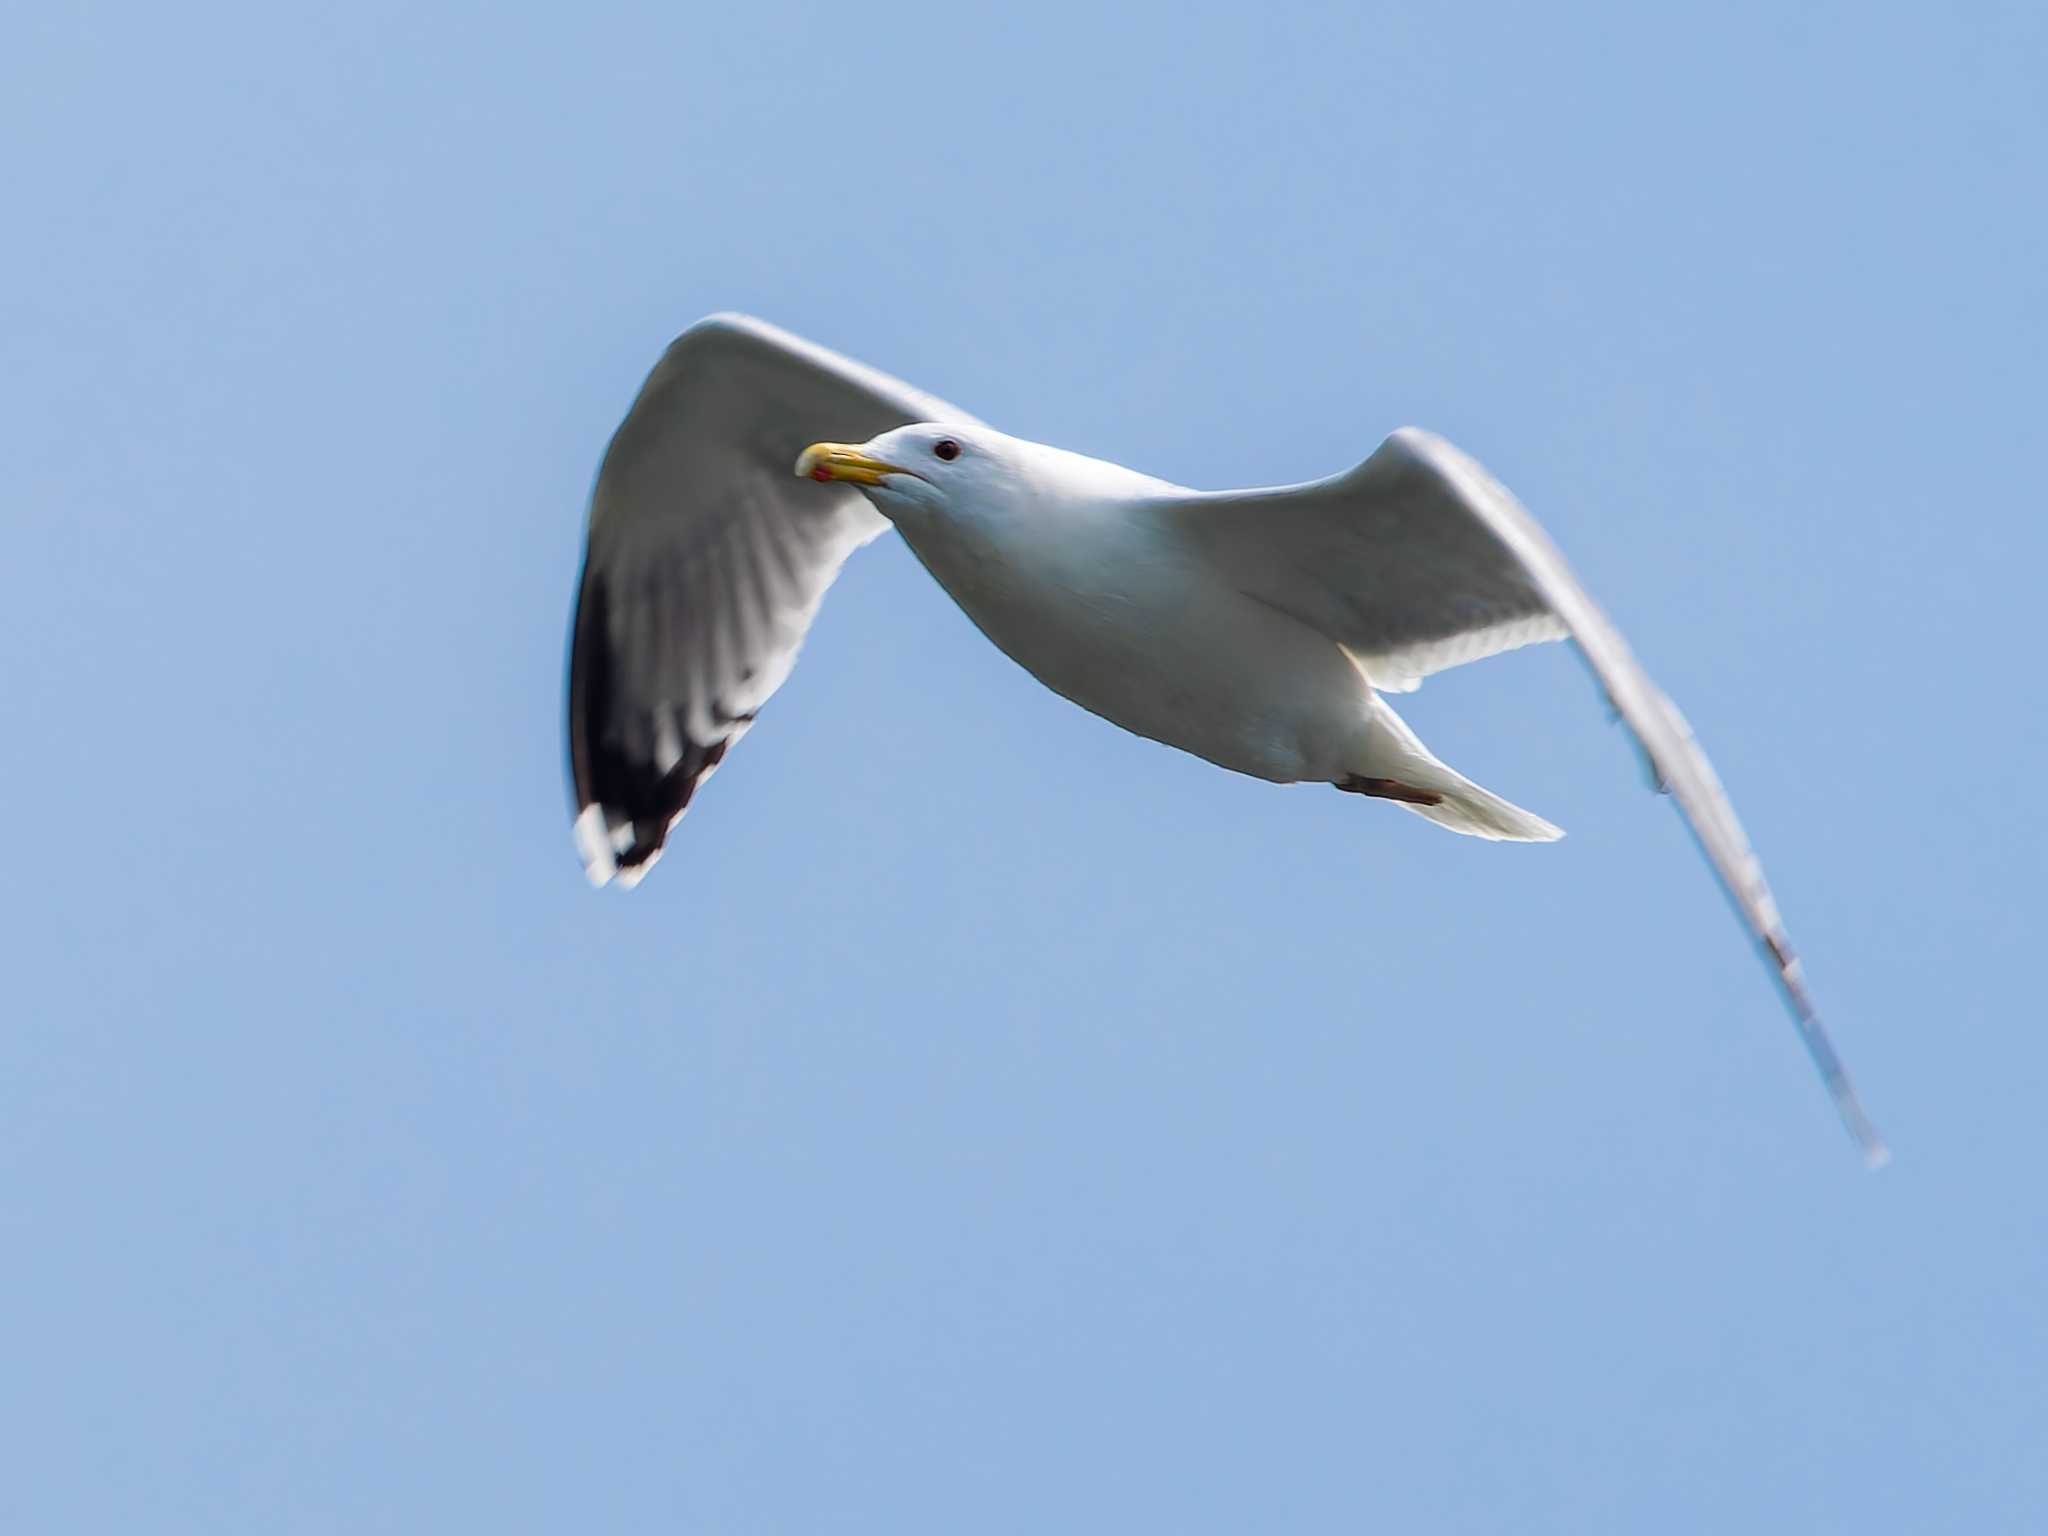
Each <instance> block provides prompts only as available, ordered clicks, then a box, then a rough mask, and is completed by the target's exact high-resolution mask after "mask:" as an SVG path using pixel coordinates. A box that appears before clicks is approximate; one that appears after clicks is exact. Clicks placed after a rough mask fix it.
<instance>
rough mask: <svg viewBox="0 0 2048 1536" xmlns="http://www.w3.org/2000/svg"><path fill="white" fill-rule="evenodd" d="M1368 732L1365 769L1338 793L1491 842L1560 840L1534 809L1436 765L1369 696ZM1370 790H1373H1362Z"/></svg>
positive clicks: (1559, 832)
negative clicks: (1388, 803) (1361, 796)
mask: <svg viewBox="0 0 2048 1536" xmlns="http://www.w3.org/2000/svg"><path fill="white" fill-rule="evenodd" d="M1370 697H1371V699H1372V721H1371V725H1372V729H1371V732H1370V735H1369V736H1368V738H1367V747H1366V751H1365V754H1364V757H1363V766H1361V767H1360V768H1359V769H1358V771H1357V775H1356V778H1355V779H1354V780H1353V781H1351V782H1348V783H1343V784H1340V785H1339V786H1338V787H1339V788H1342V789H1358V790H1361V792H1362V793H1366V794H1372V795H1376V796H1378V797H1379V798H1382V799H1387V800H1392V801H1394V803H1395V804H1397V805H1399V806H1400V807H1401V808H1402V809H1403V810H1408V811H1413V812H1414V813H1415V814H1416V815H1418V816H1420V817H1422V818H1424V819H1425V820H1427V821H1433V822H1435V823H1436V824H1437V825H1438V826H1440V827H1447V828H1449V829H1450V830H1451V831H1453V832H1460V833H1463V834H1464V835H1465V836H1467V837H1483V838H1487V839H1489V840H1490V841H1493V842H1507V843H1552V842H1556V841H1557V839H1559V838H1560V837H1563V836H1564V831H1563V829H1562V828H1559V827H1555V826H1552V825H1551V824H1550V823H1549V822H1547V821H1545V820H1544V819H1543V818H1542V817H1541V816H1538V815H1536V814H1535V813H1534V812H1532V811H1525V810H1523V809H1522V808H1521V807H1520V806H1519V805H1514V804H1511V803H1510V802H1508V801H1506V800H1503V799H1501V797H1500V796H1499V795H1496V794H1494V793H1493V791H1491V790H1488V789H1482V788H1480V787H1479V786H1478V785H1477V784H1474V783H1473V782H1472V781H1471V780H1470V779H1468V778H1466V777H1465V776H1464V775H1463V774H1462V773H1460V772H1458V770H1457V769H1455V768H1453V767H1451V766H1450V765H1449V764H1448V763H1445V762H1442V761H1440V760H1439V759H1438V758H1437V757H1436V756H1435V755H1434V754H1433V753H1432V752H1431V751H1430V750H1429V748H1427V747H1425V746H1424V745H1423V744H1422V742H1421V741H1420V740H1419V739H1418V738H1417V737H1416V734H1415V732H1413V731H1412V730H1410V729H1409V728H1408V722H1407V721H1405V720H1403V719H1402V718H1401V717H1400V716H1399V715H1397V714H1395V713H1394V711H1393V710H1392V709H1390V708H1389V707H1388V706H1387V702H1386V700H1384V699H1382V698H1381V697H1380V696H1379V695H1378V694H1372V695H1371V696H1370ZM1363 786H1372V787H1363Z"/></svg>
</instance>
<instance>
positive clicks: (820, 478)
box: [811, 464, 832, 485]
mask: <svg viewBox="0 0 2048 1536" xmlns="http://www.w3.org/2000/svg"><path fill="white" fill-rule="evenodd" d="M811 478H812V479H813V480H815V481H817V482H818V483H819V484H820V485H823V484H824V483H825V482H826V481H827V480H830V479H831V478H832V471H831V470H829V469H827V468H826V467H825V466H824V465H822V464H820V465H819V466H818V467H817V468H816V469H814V470H812V471H811Z"/></svg>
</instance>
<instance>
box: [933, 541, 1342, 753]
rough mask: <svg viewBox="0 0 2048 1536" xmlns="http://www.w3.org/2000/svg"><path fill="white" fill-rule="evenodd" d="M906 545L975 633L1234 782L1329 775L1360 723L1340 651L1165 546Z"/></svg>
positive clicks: (1110, 716) (1061, 690) (1073, 695)
mask: <svg viewBox="0 0 2048 1536" xmlns="http://www.w3.org/2000/svg"><path fill="white" fill-rule="evenodd" d="M904 532H905V534H906V538H907V541H908V542H909V543H910V545H911V548H912V550H913V551H914V552H915V553H916V554H917V556H918V558H919V559H920V560H921V561H923V563H924V565H925V567H926V569H928V570H929V571H930V572H931V573H932V575H933V576H934V577H936V578H937V580H938V582H939V584H940V585H941V586H943V587H944V588H945V589H946V591H947V592H948V594H950V595H951V596H952V598H953V600H954V601H955V602H957V603H958V604H959V605H960V607H961V609H962V611H964V612H965V613H966V614H967V616H968V617H969V618H970V619H972V620H973V621H974V623H975V625H976V626H977V627H978V628H979V629H980V630H981V632H982V633H983V634H985V635H987V636H988V637H989V639H990V640H992V641H994V642H995V644H996V645H997V646H998V647H999V648H1000V649H1001V650H1002V651H1003V652H1004V653H1005V654H1006V655H1008V656H1009V657H1010V659H1011V660H1013V661H1015V662H1016V663H1017V664H1018V665H1020V666H1021V667H1023V668H1024V669H1025V670H1026V671H1027V672H1029V673H1031V675H1032V676H1033V677H1035V678H1037V679H1038V680H1039V681H1040V682H1042V683H1044V684H1045V685H1046V687H1048V688H1050V689H1052V690H1053V692H1055V693H1057V694H1059V695H1061V696H1062V697H1064V698H1067V699H1070V700H1072V701H1073V702H1074V703H1076V704H1079V705H1080V706H1081V707H1082V708H1083V709H1086V710H1089V711H1091V712H1092V713H1094V714H1097V715H1101V716H1102V717H1103V718H1104V719H1107V720H1111V721H1113V722H1115V723H1116V724H1118V725H1120V726H1122V727H1123V728H1124V729H1125V730H1128V731H1133V732H1135V733H1137V734H1138V735H1140V736H1146V737H1149V738H1151V739H1152V740H1154V741H1160V742H1164V743H1166V744H1167V745H1169V746H1174V747H1179V748H1181V749H1182V750H1183V751H1187V752H1192V753H1194V754H1195V755H1196V756H1198V757H1203V758H1207V759H1208V760H1209V761H1210V762H1213V763H1216V764H1218V765H1220V766H1222V767H1225V768H1230V769H1234V770H1235V771H1237V772H1239V773H1247V774H1251V775H1253V776H1254V777H1257V778H1262V779H1270V780H1274V781H1277V782H1283V783H1288V782H1293V781H1296V780H1301V779H1334V778H1338V777H1341V776H1342V774H1343V773H1344V772H1345V771H1346V769H1345V767H1344V759H1345V757H1346V756H1347V755H1348V754H1349V752H1350V750H1351V748H1352V747H1353V746H1354V745H1355V743H1356V742H1357V740H1358V739H1359V736H1360V734H1361V732H1362V731H1363V730H1364V729H1365V728H1366V726H1365V721H1366V710H1365V690H1364V683H1363V681H1362V680H1361V679H1360V678H1359V676H1358V673H1357V671H1356V670H1355V669H1354V668H1353V667H1352V665H1351V663H1350V662H1349V660H1348V659H1346V657H1345V656H1344V654H1343V652H1342V651H1340V650H1339V649H1338V648H1337V646H1336V645H1335V644H1334V643H1332V642H1331V641H1330V640H1329V639H1327V638H1326V637H1324V636H1322V635H1320V634H1317V633H1316V632H1315V631H1313V630H1310V629H1308V628H1307V627H1306V626H1304V625H1302V624H1301V623H1299V622H1298V621H1296V620H1294V619H1292V618H1289V617H1288V616H1287V615H1285V614H1282V613H1280V612H1278V611H1277V610H1275V609H1272V608H1269V607H1267V606H1265V605H1264V604H1262V603H1259V602H1257V601H1255V600H1253V599H1251V598H1248V597H1246V596H1244V595H1243V594H1242V593H1240V592H1237V591H1236V590H1234V589H1232V588H1230V587H1228V586H1226V585H1225V584H1223V583H1222V582H1221V581H1219V580H1217V579H1216V578H1214V577H1213V576H1212V575H1210V574H1209V573H1208V571H1207V570H1206V569H1205V568H1203V567H1201V566H1199V565H1197V564H1193V563H1191V562H1176V561H1171V560H1164V559H1162V558H1161V557H1160V553H1159V551H1158V550H1157V549H1155V548H1151V547H1137V546H1135V545H1133V546H1128V547H1123V548H1118V547H1114V546H1112V547H1108V548H1105V547H1103V545H1102V544H1101V542H1100V541H1077V543H1076V545H1075V546H1073V547H1071V548H1068V549H1065V550H1062V549H1060V548H1057V547H1054V548H1047V547H1045V546H1044V545H1041V544H1036V543H1034V544H1033V545H1032V546H1031V547H1030V548H1028V549H1016V548H1009V549H1004V548H995V549H990V548H987V547H984V546H979V545H977V543H976V542H975V541H971V540H953V539H945V538H941V539H937V540H934V539H931V538H915V537H910V530H909V529H905V530H904Z"/></svg>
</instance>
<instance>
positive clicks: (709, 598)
mask: <svg viewBox="0 0 2048 1536" xmlns="http://www.w3.org/2000/svg"><path fill="white" fill-rule="evenodd" d="M973 419H974V418H972V417H971V416H968V415H966V414H965V413H963V412H961V411H959V410H957V409H955V408H954V407H952V406H949V405H947V404H946V403H945V402H944V401H942V400H938V399H935V398H933V397H932V396H930V395H927V394H925V393H923V392H922V391H920V390H916V389H912V388H911V387H910V386H909V385H907V384H904V383H902V382H900V381H898V380H896V379H892V378H890V377H889V376H888V375H887V374H884V373H878V372H876V371H875V370H874V369H872V368H866V367H863V366H862V365H861V364H859V363H856V362H854V361H852V360H851V359H850V358H845V357H841V356H839V355H838V354H837V353H834V352H830V351H827V350H826V349H825V348H823V347H818V346H813V345H811V344H810V343H809V342H806V341H803V340H801V339H799V338H797V337H795V336H791V335H789V334H788V333H787V332H785V331H780V330H777V329H776V328H775V327H773V326H771V325H766V324H763V323H762V322H761V321H758V320H753V319H749V318H747V317H745V316H741V315H714V316H712V317H711V318H710V319H708V320H703V321H700V322H699V323H698V324H696V325H693V326H691V327H690V329H688V330H687V331H685V332H683V334H682V335H681V336H679V337H677V338H676V340H675V341H674V342H673V343H671V344H670V346H669V348H668V350H667V351H666V352H665V353H663V354H662V358H661V361H660V362H658V363H656V364H655V366H654V371H653V372H652V373H650V374H649V375H648V376H647V382H646V383H645V384H643V385H642V386H641V387H640V394H639V396H638V397H637V398H636V399H635V400H634V402H633V407H632V409H631V410H629V411H628V412H627V413H626V419H625V420H624V421H623V422H621V423H620V424H619V429H618V431H617V432H616V433H615V434H614V435H613V437H612V441H611V446H610V447H609V448H607V449H606V450H605V455H604V462H603V464H602V465H601V466H600V467H599V469H598V472H597V484H596V486H595V488H594V489H593V490H592V492H591V496H590V520H589V530H588V538H587V543H586V547H585V552H584V560H583V582H582V586H581V589H580V591H579V593H578V597H577V603H576V620H575V627H574V630H573V637H572V639H571V642H570V652H569V722H568V725H569V729H568V734H569V764H570V772H571V774H572V776H573V778H574V780H575V788H576V807H577V815H576V843H577V847H578V850H579V852H580V853H581V854H582V857H583V861H584V868H585V869H586V870H587V871H588V873H589V875H590V878H591V880H592V881H593V883H595V884H599V885H602V884H603V883H604V882H605V881H607V880H608V879H610V878H611V877H612V876H613V875H614V874H616V875H618V876H619V878H620V880H621V883H630V882H632V881H634V880H637V879H638V878H639V877H640V875H642V874H644V873H645V872H646V869H647V867H648V865H650V864H651V863H652V862H653V861H654V859H655V857H656V856H657V855H658V854H659V853H660V851H661V846H662V843H663V841H664V839H666V837H667V836H668V831H669V828H670V826H671V825H672V824H673V823H674V822H675V820H676V818H677V817H679V816H681V815H682V813H683V810H684V808H685V807H686V806H687V805H688V804H689V803H690V796H691V795H692V793H694V792H695V790H696V787H697V785H698V784H699V783H700V782H701V781H702V780H703V779H704V778H705V777H706V776H707V775H708V774H709V773H710V772H711V770H712V769H713V768H715V767H717V766H718V763H719V761H720V760H721V759H722V758H723V757H724V756H725V754H726V752H727V750H728V749H729V748H730V747H731V746H732V744H733V742H735V741H736V740H738V739H739V737H740V736H741V735H742V734H743V733H744V732H745V731H746V729H747V727H748V726H749V725H750V724H752V723H753V719H754V714H755V711H757V710H758V709H760V707H761V705H762V704H763V703H764V702H765V701H766V700H767V698H768V696H769V695H770V694H772V693H773V692H774V691H775V690H776V689H777V688H778V687H780V686H781V685H782V681H783V679H784V678H785V677H787V676H788V675H789V669H790V667H791V666H792V664H794V662H795V660H796V653H797V650H798V648H799V647H800V646H801V645H802V644H803V638H804V632H805V631H806V630H807V629H808V628H809V627H810V623H811V618H812V615H814V614H815V613H816V612H817V609H818V604H819V602H820V600H821V599H822V598H823V597H824V595H825V589H826V588H827V587H829V586H830V585H831V584H832V580H833V578H834V577H835V576H837V575H838V574H839V567H840V566H841V565H842V564H843V563H844V562H845V560H846V557H847V556H848V555H849V554H851V553H852V552H853V551H854V550H855V549H857V548H859V547H860V546H861V545H862V544H865V543H867V542H868V541H869V540H870V539H872V538H874V537H875V536H876V535H877V534H879V533H881V532H882V531H883V530H884V529H885V528H887V527H888V526H889V524H888V522H887V520H886V519H885V518H883V517H882V516H881V514H879V513H878V512H876V511H875V510H874V509H873V508H872V507H870V506H869V505H868V503H867V502H866V501H865V500H864V499H863V498H862V497H861V495H860V494H859V493H858V492H857V491H855V490H854V489H853V488H852V487H850V486H845V485H820V484H814V483H813V482H811V481H808V480H798V479H796V478H795V477H794V476H793V475H792V474H791V466H792V465H793V464H794V463H795V461H796V457H797V455H798V453H800V452H801V451H802V450H803V448H804V447H805V446H806V445H807V444H809V443H811V442H813V441H815V440H817V439H819V438H825V437H831V438H839V439H843V440H849V441H853V442H859V441H861V440H863V439H865V438H869V437H873V436H875V435H876V434H878V433H881V432H885V431H888V430H889V429H890V428H892V427H898V426H902V425H904V424H905V423H907V422H915V421H934V420H945V421H972V420H973Z"/></svg>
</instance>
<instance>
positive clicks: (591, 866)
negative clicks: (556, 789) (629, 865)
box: [575, 805, 639, 886]
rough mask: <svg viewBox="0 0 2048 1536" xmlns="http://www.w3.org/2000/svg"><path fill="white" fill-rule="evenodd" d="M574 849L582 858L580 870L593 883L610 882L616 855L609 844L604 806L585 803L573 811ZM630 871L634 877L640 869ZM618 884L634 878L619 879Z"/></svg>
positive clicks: (616, 869) (614, 870)
mask: <svg viewBox="0 0 2048 1536" xmlns="http://www.w3.org/2000/svg"><path fill="white" fill-rule="evenodd" d="M575 834H576V853H577V856H578V857H580V858H581V859H582V860H583V873H584V874H585V875H586V876H587V877H588V878H589V880H590V883H591V884H592V885H594V886H601V885H606V884H609V883H610V881H611V879H612V876H614V875H615V874H618V873H619V866H618V858H617V855H616V851H615V850H614V849H613V847H612V840H611V835H610V833H609V831H608V829H607V828H606V826H605V820H604V807H603V806H601V805H586V806H585V807H583V809H582V810H580V811H578V812H577V813H576V828H575ZM631 873H632V874H633V875H634V877H635V881H637V879H638V876H639V871H638V870H634V871H631ZM619 883H620V884H621V885H626V884H630V883H634V882H629V881H627V880H624V879H621V880H620V882H619Z"/></svg>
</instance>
